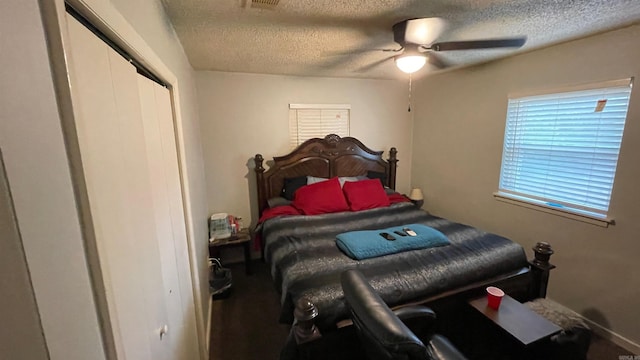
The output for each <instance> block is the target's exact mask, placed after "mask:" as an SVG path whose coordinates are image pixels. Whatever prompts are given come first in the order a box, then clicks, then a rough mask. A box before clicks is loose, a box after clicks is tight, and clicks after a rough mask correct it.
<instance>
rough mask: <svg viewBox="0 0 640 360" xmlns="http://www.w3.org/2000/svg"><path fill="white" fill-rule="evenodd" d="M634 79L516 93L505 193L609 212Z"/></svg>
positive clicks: (594, 213) (598, 214) (600, 214)
mask: <svg viewBox="0 0 640 360" xmlns="http://www.w3.org/2000/svg"><path fill="white" fill-rule="evenodd" d="M630 94H631V79H626V80H620V81H615V82H608V83H601V84H594V85H592V86H587V88H584V87H583V88H581V89H580V90H577V91H564V92H557V93H553V94H541V95H534V96H526V97H518V98H510V99H509V105H508V110H507V124H506V129H505V136H504V149H503V155H502V168H501V173H500V187H499V191H498V194H502V195H511V196H512V197H515V198H516V199H518V200H524V201H527V202H532V203H534V204H538V205H543V206H546V207H552V208H559V209H561V210H564V211H568V212H573V213H577V214H580V215H587V216H589V217H595V218H606V217H607V212H608V210H609V201H610V198H611V190H612V188H613V181H614V178H615V174H616V166H617V163H618V153H619V151H620V144H621V142H622V134H623V131H624V124H625V119H626V117H627V108H628V106H629V96H630Z"/></svg>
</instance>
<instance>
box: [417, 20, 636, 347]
mask: <svg viewBox="0 0 640 360" xmlns="http://www.w3.org/2000/svg"><path fill="white" fill-rule="evenodd" d="M638 39H640V26H633V27H629V28H625V29H622V30H619V31H614V32H609V33H605V34H601V35H597V36H593V37H589V38H585V39H581V40H577V41H572V42H569V43H565V44H561V45H557V46H554V47H550V48H546V49H541V50H538V51H534V52H530V53H526V54H522V55H519V56H515V57H512V58H508V59H505V60H502V61H498V62H494V63H489V64H486V65H480V66H476V67H471V68H466V69H460V70H457V71H452V72H448V73H443V74H440V75H436V76H432V77H428V78H426V79H424V80H423V81H421V82H420V83H419V86H418V93H417V96H416V98H417V99H418V100H417V101H416V106H415V109H416V114H415V125H414V135H413V153H414V156H413V163H412V165H413V166H412V183H413V184H414V185H415V186H420V187H422V189H423V190H424V192H425V196H426V201H425V208H427V209H429V210H430V211H431V212H433V213H435V214H437V215H440V216H444V217H447V218H451V219H453V220H456V221H460V222H463V223H469V224H472V225H474V226H478V227H480V228H483V229H485V230H488V231H491V232H496V233H498V234H501V235H505V236H507V237H510V238H512V239H514V240H516V241H518V242H519V243H521V244H522V245H524V246H525V248H526V249H530V248H531V246H533V244H535V242H536V241H548V242H550V243H551V244H552V245H553V247H554V249H555V250H556V254H555V255H554V256H553V258H552V260H553V261H552V262H553V263H554V264H556V265H557V266H558V268H557V269H556V270H554V271H553V272H552V275H551V283H550V289H549V297H550V298H553V299H554V300H556V301H558V302H560V303H561V304H563V305H565V306H567V307H569V308H571V309H573V310H574V311H576V312H579V313H581V314H583V315H585V316H586V317H588V318H590V319H591V320H593V321H595V322H597V323H599V324H600V325H603V326H604V327H606V328H608V329H611V330H613V331H614V332H616V333H618V334H620V335H622V336H623V337H626V338H628V339H630V340H631V341H633V342H635V343H636V344H638V343H640V326H639V324H638V319H640V307H638V306H637V304H638V299H640V277H638V276H637V273H638V269H637V265H635V264H636V263H637V261H638V254H640V242H638V234H639V233H640V221H638V217H640V191H638V188H637V183H638V179H639V178H640V161H639V159H638V154H639V153H640V122H638V120H639V119H640V92H639V91H638V89H634V91H633V93H632V96H631V103H630V107H629V113H628V118H627V123H626V128H625V134H624V140H623V143H622V148H621V152H620V159H619V163H618V170H617V176H616V180H615V186H614V190H613V196H612V199H611V207H610V214H611V215H612V216H613V217H614V218H615V220H616V225H615V226H611V227H609V228H602V227H598V226H595V225H590V224H586V223H583V222H578V221H575V220H570V219H567V218H564V217H560V216H557V215H551V214H547V213H543V212H539V211H535V210H531V209H527V208H523V207H519V206H515V205H511V204H506V203H504V202H499V201H497V200H495V199H494V198H493V196H492V193H493V192H494V191H496V190H497V188H498V180H499V176H500V164H501V156H502V143H503V137H504V127H505V118H506V108H507V96H508V94H509V93H510V92H516V91H523V90H530V89H539V88H553V87H557V86H561V85H569V84H577V83H584V82H594V81H601V80H611V79H621V78H627V77H631V76H636V77H638V76H639V75H640V42H639V41H638ZM529 254H531V251H529ZM636 349H638V348H637V347H636ZM636 351H637V350H636Z"/></svg>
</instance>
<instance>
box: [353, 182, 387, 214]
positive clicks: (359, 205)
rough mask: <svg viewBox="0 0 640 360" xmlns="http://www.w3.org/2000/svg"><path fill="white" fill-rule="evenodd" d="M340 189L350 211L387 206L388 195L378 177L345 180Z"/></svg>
mask: <svg viewBox="0 0 640 360" xmlns="http://www.w3.org/2000/svg"><path fill="white" fill-rule="evenodd" d="M342 191H344V195H345V196H346V197H347V201H348V202H349V207H350V208H351V210H352V211H358V210H366V209H374V208H377V207H383V206H389V197H388V196H387V193H386V192H385V191H384V187H382V182H380V179H369V180H360V181H353V182H346V183H344V186H343V187H342Z"/></svg>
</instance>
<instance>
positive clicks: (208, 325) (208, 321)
mask: <svg viewBox="0 0 640 360" xmlns="http://www.w3.org/2000/svg"><path fill="white" fill-rule="evenodd" d="M212 311H213V298H211V296H209V312H208V315H207V354H211V312H212Z"/></svg>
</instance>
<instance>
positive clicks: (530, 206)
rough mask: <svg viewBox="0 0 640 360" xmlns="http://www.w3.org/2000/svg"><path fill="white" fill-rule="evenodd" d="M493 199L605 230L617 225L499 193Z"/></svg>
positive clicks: (609, 220)
mask: <svg viewBox="0 0 640 360" xmlns="http://www.w3.org/2000/svg"><path fill="white" fill-rule="evenodd" d="M493 197H494V198H495V199H496V200H498V201H502V202H505V203H507V204H512V205H517V206H522V207H525V208H528V209H533V210H537V211H542V212H545V213H547V214H552V215H557V216H562V217H565V218H568V219H571V220H577V221H582V222H585V223H588V224H592V225H597V226H601V227H605V228H606V227H609V225H615V221H614V220H613V219H611V218H598V217H595V216H589V215H585V214H577V213H573V212H570V211H568V210H564V209H558V208H555V207H551V206H546V205H542V204H536V203H532V202H528V201H525V200H523V199H521V198H516V197H511V196H509V195H507V194H503V193H499V192H495V193H493Z"/></svg>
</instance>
